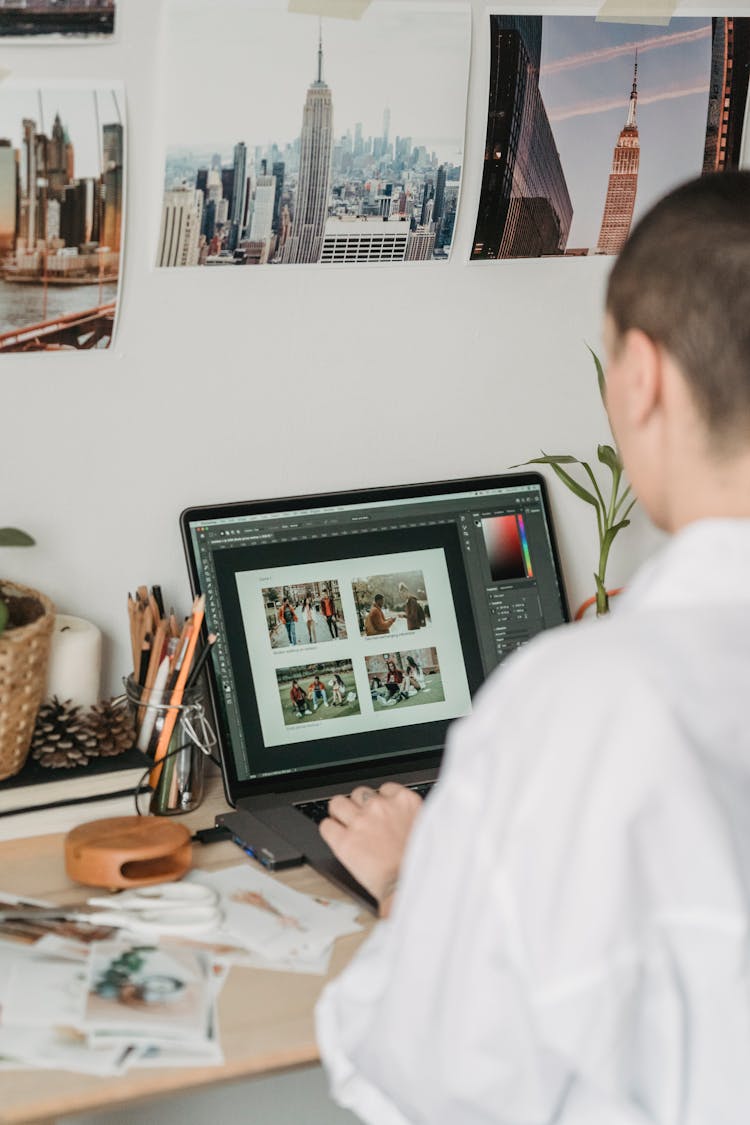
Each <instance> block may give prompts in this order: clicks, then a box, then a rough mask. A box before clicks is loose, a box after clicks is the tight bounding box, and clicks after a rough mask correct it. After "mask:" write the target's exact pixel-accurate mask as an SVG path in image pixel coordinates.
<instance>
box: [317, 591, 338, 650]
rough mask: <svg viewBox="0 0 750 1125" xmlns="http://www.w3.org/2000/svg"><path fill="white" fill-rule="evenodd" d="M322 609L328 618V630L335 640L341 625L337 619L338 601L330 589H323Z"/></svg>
mask: <svg viewBox="0 0 750 1125" xmlns="http://www.w3.org/2000/svg"><path fill="white" fill-rule="evenodd" d="M320 611H321V613H322V614H323V616H324V617H325V619H326V625H327V626H328V632H329V633H330V634H331V637H332V639H333V640H337V639H338V635H339V626H338V621H337V620H336V603H335V602H334V600H333V597H332V595H331V593H330V591H329V590H328V589H324V590H323V596H322V598H321V599H320Z"/></svg>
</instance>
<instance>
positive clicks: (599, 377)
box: [586, 344, 607, 410]
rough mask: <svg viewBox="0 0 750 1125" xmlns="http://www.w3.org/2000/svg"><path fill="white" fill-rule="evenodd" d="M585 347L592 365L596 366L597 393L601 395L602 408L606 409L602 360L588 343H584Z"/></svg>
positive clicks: (605, 382)
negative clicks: (592, 362)
mask: <svg viewBox="0 0 750 1125" xmlns="http://www.w3.org/2000/svg"><path fill="white" fill-rule="evenodd" d="M586 347H587V348H588V349H589V351H590V352H591V356H592V359H593V360H594V366H595V367H596V379H597V382H598V384H599V394H600V395H601V399H602V403H603V405H604V409H605V410H606V409H607V380H606V379H605V378H604V368H603V367H602V361H601V360H600V359H599V356H598V355H597V354H596V352H595V351H594V349H593V348H592V347H590V346H589V345H588V344H587V345H586Z"/></svg>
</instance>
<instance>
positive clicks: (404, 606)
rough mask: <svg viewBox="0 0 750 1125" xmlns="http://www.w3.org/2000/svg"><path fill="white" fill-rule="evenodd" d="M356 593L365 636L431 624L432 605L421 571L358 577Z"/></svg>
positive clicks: (394, 633)
mask: <svg viewBox="0 0 750 1125" xmlns="http://www.w3.org/2000/svg"><path fill="white" fill-rule="evenodd" d="M352 593H353V595H354V603H355V605H356V607H357V619H358V622H359V631H360V634H361V635H362V636H363V637H386V636H388V637H394V636H398V635H399V634H402V633H415V632H417V631H418V630H419V629H424V628H426V626H428V625H429V624H430V605H429V602H428V600H427V589H426V584H425V580H424V574H423V573H422V571H421V570H404V571H394V572H392V573H390V574H368V575H365V576H363V577H361V578H355V579H353V581H352Z"/></svg>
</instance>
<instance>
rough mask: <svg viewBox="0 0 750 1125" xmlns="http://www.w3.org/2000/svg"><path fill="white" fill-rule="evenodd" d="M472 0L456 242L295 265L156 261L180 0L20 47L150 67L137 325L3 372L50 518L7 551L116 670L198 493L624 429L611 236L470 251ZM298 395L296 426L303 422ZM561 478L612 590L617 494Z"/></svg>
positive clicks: (134, 215)
mask: <svg viewBox="0 0 750 1125" xmlns="http://www.w3.org/2000/svg"><path fill="white" fill-rule="evenodd" d="M472 6H473V10H474V17H475V19H474V31H473V37H474V46H473V50H474V57H473V68H472V77H471V86H470V97H469V112H468V129H467V136H466V142H467V145H466V151H467V160H466V164H465V174H464V184H463V196H462V206H461V209H460V212H459V221H458V225H457V233H456V240H455V244H454V255H453V258H452V260H451V261H450V263H448V264H446V265H430V264H425V265H421V264H419V263H415V264H414V265H413V267H410V268H406V267H401V268H399V267H393V268H391V267H387V266H386V267H373V268H362V267H359V268H357V267H355V268H354V269H355V272H356V277H355V276H354V275H353V272H352V268H347V267H341V268H336V269H334V268H331V269H328V270H323V269H320V270H318V269H315V268H310V267H308V268H306V267H291V266H290V267H287V268H285V269H283V270H256V271H253V270H247V271H243V276H242V277H237V276H236V275H235V271H222V272H219V275H218V276H212V277H211V279H210V284H205V283H206V282H207V281H208V279H207V278H206V277H205V276H203V275H202V271H189V270H185V271H179V270H174V271H161V272H158V271H155V270H153V269H152V262H153V258H154V248H155V241H156V233H157V228H158V219H159V208H160V200H161V181H162V150H161V141H160V137H159V129H158V118H159V68H158V57H159V18H158V17H159V11H160V8H161V4H160V2H159V0H120V13H119V21H120V22H119V35H118V38H117V42H116V43H114V44H112V45H109V46H80V47H73V46H66V47H55V48H50V47H48V48H41V47H39V46H29V47H18V48H14V49H11V48H6V49H5V50H4V51H3V59H2V65H3V66H5V67H6V68H8V69H10V70H11V71H12V73H13V75H14V76H15V77H19V78H24V77H25V78H38V77H44V78H46V79H49V80H52V79H54V78H67V77H70V76H81V77H84V76H91V77H106V78H122V79H124V80H125V82H126V92H127V110H128V159H129V172H128V176H129V182H128V198H127V254H126V262H125V275H124V286H123V291H122V299H121V305H120V323H119V332H118V335H117V337H116V341H115V344H114V346H113V347H112V348H111V349H110V350H109V352H104V353H71V354H57V355H55V354H47V355H45V354H41V355H36V356H31V355H10V356H6V357H3V360H2V371H1V372H0V396H1V397H0V418H2V437H1V438H0V473H1V474H2V482H3V484H2V500H1V504H0V523H1V524H3V525H4V524H17V525H20V526H21V527H24V528H26V529H27V530H29V531H30V532H31V533H32V534H33V535H34V536H35V537H36V539H37V541H38V546H37V547H36V548H33V549H31V550H28V551H23V552H22V551H10V550H7V549H6V550H3V551H2V552H0V572H2V573H3V575H5V576H7V577H12V578H15V579H17V580H19V581H24V582H27V583H29V584H30V585H33V586H37V587H39V588H41V589H43V590H44V591H45V592H46V593H48V594H49V595H50V596H51V597H52V598H53V600H54V601H55V602H56V604H57V606H58V609H59V610H60V611H61V612H67V613H74V614H79V615H81V616H84V617H87V618H89V619H90V620H92V621H94V622H96V623H97V624H98V625H99V627H100V628H101V629H102V630H103V632H104V634H105V660H106V669H105V684H104V688H105V690H109V691H114V690H116V689H117V687H118V686H119V679H120V677H121V676H122V675H123V674H124V673H125V672H126V671H127V670H128V637H127V616H126V610H125V602H126V594H127V592H128V590H133V589H134V587H135V586H136V585H138V584H139V583H148V584H152V583H161V585H162V586H163V588H164V591H165V595H166V598H167V600H168V601H171V602H173V603H174V605H175V606H176V608H177V609H178V611H179V612H185V610H186V609H187V607H188V605H189V589H188V583H187V578H186V571H185V566H184V562H183V557H182V549H181V544H180V540H179V534H178V523H177V519H178V514H179V512H180V510H181V509H182V508H183V507H184V506H186V505H188V504H194V503H198V502H202V501H206V502H208V501H217V502H218V501H224V500H232V499H242V498H250V497H266V496H274V495H284V494H294V493H303V492H307V491H325V490H332V489H340V488H350V487H357V486H363V485H372V484H388V483H400V482H403V481H405V480H418V479H424V480H427V479H432V478H444V477H452V476H463V475H471V474H478V473H490V472H496V471H500V470H504V469H506V468H507V467H508V466H510V465H512V464H514V463H516V462H519V461H523V460H525V459H527V458H528V457H531V456H534V455H535V454H536V453H537V452H538V451H539V450H540V448H542V447H543V448H545V449H546V450H548V451H557V452H561V451H564V452H574V453H576V454H577V455H579V456H582V457H583V456H592V455H594V453H595V444H596V442H597V441H601V440H606V439H607V433H608V431H607V428H606V420H605V418H604V415H603V412H602V409H601V406H600V404H599V401H598V396H597V394H596V390H595V385H594V382H593V369H592V366H591V361H590V358H589V356H588V352H587V351H586V347H585V345H586V343H590V344H591V345H592V346H593V347H594V348H596V349H600V348H601V338H600V331H599V320H600V310H601V303H602V293H603V284H604V281H605V277H606V273H607V268H608V262H607V260H606V259H601V258H599V259H593V258H592V259H580V260H568V261H564V262H563V261H561V260H547V261H520V262H490V263H477V264H474V265H472V266H469V265H468V264H466V263H467V259H468V252H469V246H470V242H471V237H472V234H473V225H474V219H475V215H476V203H477V199H478V193H479V184H480V176H481V155H482V150H483V145H484V130H485V115H486V112H485V111H486V88H487V86H486V82H487V77H486V75H487V60H486V57H485V55H486V37H485V7H484V4H483V3H481V0H472ZM644 6H645V7H646V8H647V7H648V5H647V4H646V5H644ZM515 8H516V9H517V10H522V9H523V5H518V4H516V5H515ZM525 10H528V11H539V10H540V6H539V5H535V6H534V5H530V4H529V5H526V7H525ZM545 10H546V11H552V12H560V13H565V12H566V11H567V12H570V11H571V10H576V11H580V12H582V13H585V12H587V11H589V12H590V11H594V10H595V8H594V7H593V6H588V7H586V6H583V7H581V8H576V9H571V7H570V6H567V5H564V4H553V5H547V7H546V9H545ZM679 10H680V11H681V12H691V13H692V14H701V13H706V12H708V13H710V12H711V11H715V12H720V11H722V9H721V8H720V7H718V6H716V5H703V6H702V7H700V6H698V5H692V4H683V5H681V6H680V9H679ZM745 10H746V6H745V8H741V6H740V5H737V6H736V8H735V12H736V14H743V11H745ZM302 403H304V404H305V406H306V410H305V418H303V416H302V412H301V409H300V407H299V405H298V404H302ZM289 408H291V409H292V411H293V412H295V413H296V416H297V422H296V425H295V426H294V427H293V432H292V434H291V435H290V434H289V433H288V432H287V429H286V427H285V426H284V425H283V424H282V414H284V413H285V412H286V411H287V410H288V409H289ZM417 413H418V416H419V423H418V424H415V421H414V419H415V414H417ZM331 417H332V418H333V421H332V422H331V420H330V419H331ZM552 495H553V504H554V509H555V513H556V516H557V520H558V528H559V536H560V544H561V550H562V555H563V562H564V566H565V571H566V575H567V581H568V585H569V592H570V598H571V603H572V604H573V605H575V604H577V603H578V602H579V601H581V600H582V599H583V598H584V597H586V596H588V595H589V594H590V593H592V592H593V578H592V571H593V569H594V564H595V559H596V533H595V526H594V520H593V513H592V511H591V510H590V509H589V508H588V507H587V506H586V505H584V504H582V503H580V501H577V500H575V499H574V498H572V497H571V496H570V495H569V494H568V493H567V491H566V490H565V489H563V488H562V486H560V485H558V484H557V482H556V481H554V480H553V483H552ZM658 542H659V537H658V536H657V534H656V533H655V532H654V531H653V530H652V529H650V528H649V527H648V526H647V524H646V521H645V519H644V517H643V516H642V515H640V514H639V515H636V517H635V519H634V521H633V526H632V527H631V528H630V529H628V531H627V532H626V533H625V534H624V535H623V536H622V537H621V538H620V539H619V540H618V542H617V544H616V547H615V549H614V552H613V556H612V562H611V575H610V576H611V579H612V581H613V582H614V583H620V582H622V581H626V580H627V579H628V577H629V576H630V575H631V573H632V571H633V568H634V567H635V566H636V565H637V564H638V563H639V562H640V561H641V560H642V559H643V558H644V557H646V556H647V555H648V554H649V553H650V552H651V551H652V550H653V549H654V548H655V546H656V544H657V543H658Z"/></svg>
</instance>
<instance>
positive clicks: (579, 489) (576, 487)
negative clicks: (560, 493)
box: [549, 457, 600, 512]
mask: <svg viewBox="0 0 750 1125" xmlns="http://www.w3.org/2000/svg"><path fill="white" fill-rule="evenodd" d="M573 460H574V461H575V460H576V459H575V457H574V458H573ZM549 464H550V465H551V466H552V469H553V471H554V472H555V473H556V474H557V476H558V477H559V478H560V480H561V481H562V482H563V484H564V485H565V486H566V487H567V488H569V489H570V491H571V492H573V493H575V495H576V496H578V497H579V498H580V499H581V500H585V501H586V503H587V504H591V505H593V507H594V508H596V510H597V512H598V511H599V510H600V505H599V501H598V500H597V498H596V497H595V496H594V495H592V493H590V492H589V491H588V489H586V488H584V487H583V485H582V484H579V483H578V481H577V480H575V479H574V478H573V477H572V476H571V475H570V473H566V472H565V469H561V468H560V466H559V465H558V464H557V462H556V461H550V462H549ZM576 464H578V465H583V464H584V462H583V461H576Z"/></svg>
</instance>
